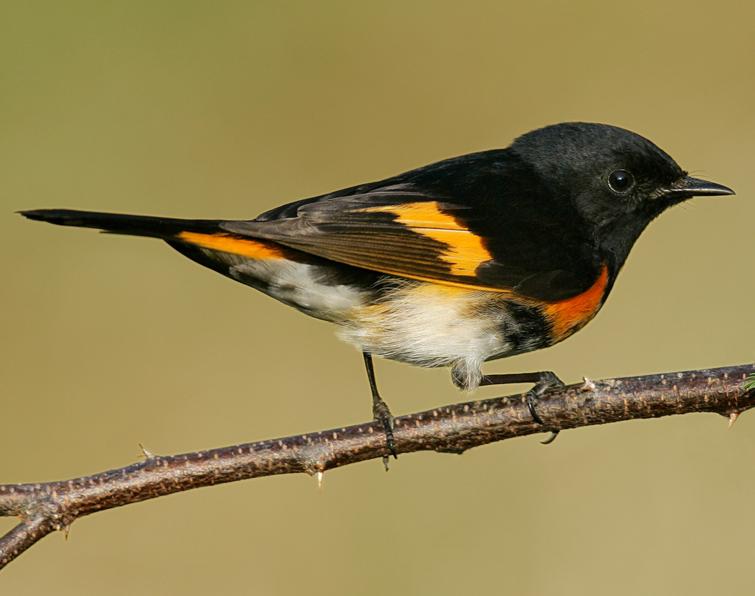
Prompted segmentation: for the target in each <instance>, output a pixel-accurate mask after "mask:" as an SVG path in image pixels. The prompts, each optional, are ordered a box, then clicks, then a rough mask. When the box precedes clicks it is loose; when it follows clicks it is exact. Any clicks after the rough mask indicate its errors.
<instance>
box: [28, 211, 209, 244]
mask: <svg viewBox="0 0 755 596" xmlns="http://www.w3.org/2000/svg"><path fill="white" fill-rule="evenodd" d="M20 213H21V215H23V216H24V217H28V218H29V219H33V220H36V221H46V222H48V223H51V224H56V225H59V226H77V227H81V228H96V229H98V230H102V231H103V232H106V233H109V234H127V235H129V236H149V237H152V238H162V239H164V240H169V239H171V238H173V237H176V236H178V235H179V234H181V233H198V234H213V233H217V232H220V220H211V219H174V218H170V217H152V216H148V215H123V214H120V213H98V212H96V211H75V210H73V209H35V210H32V211H21V212H20Z"/></svg>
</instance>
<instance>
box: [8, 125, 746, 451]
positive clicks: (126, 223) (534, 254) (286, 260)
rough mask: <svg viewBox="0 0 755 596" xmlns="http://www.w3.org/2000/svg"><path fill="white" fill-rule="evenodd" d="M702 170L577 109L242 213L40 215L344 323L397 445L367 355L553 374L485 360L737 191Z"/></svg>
mask: <svg viewBox="0 0 755 596" xmlns="http://www.w3.org/2000/svg"><path fill="white" fill-rule="evenodd" d="M730 194H733V191H732V190H731V189H729V188H727V187H725V186H721V185H719V184H715V183H713V182H707V181H705V180H699V179H697V178H692V177H690V176H688V175H687V173H686V172H685V171H684V170H682V169H681V168H680V167H679V166H678V165H677V164H676V162H675V161H674V160H673V159H672V158H671V157H670V156H669V155H668V154H666V153H665V152H663V151H662V150H661V149H659V148H658V147H656V146H655V145H654V144H653V143H651V142H650V141H648V140H647V139H645V138H643V137H641V136H639V135H637V134H635V133H632V132H629V131H627V130H623V129H621V128H616V127H614V126H608V125H604V124H586V123H568V124H557V125H553V126H548V127H546V128H542V129H539V130H535V131H533V132H530V133H527V134H525V135H523V136H521V137H520V138H518V139H517V140H516V141H515V142H514V143H513V144H512V145H511V146H510V147H508V148H506V149H494V150H491V151H483V152H480V153H472V154H469V155H462V156H461V157H455V158H452V159H447V160H444V161H440V162H437V163H434V164H431V165H428V166H424V167H422V168H419V169H416V170H411V171H409V172H406V173H404V174H399V175H398V176H395V177H393V178H388V179H386V180H381V181H379V182H371V183H368V184H361V185H359V186H354V187H351V188H347V189H344V190H339V191H336V192H332V193H329V194H325V195H321V196H317V197H313V198H309V199H303V200H299V201H296V202H293V203H289V204H287V205H283V206H280V207H276V208H275V209H272V210H270V211H267V212H266V213H263V214H262V215H260V216H258V217H257V218H255V219H251V220H244V221H224V220H210V219H207V220H193V219H170V218H165V217H148V216H136V215H118V214H110V213H93V212H86V211H71V210H63V209H40V210H35V211H24V212H22V213H23V215H25V216H26V217H28V218H30V219H36V220H41V221H47V222H50V223H54V224H61V225H69V226H83V227H90V228H99V229H101V230H104V231H105V232H109V233H114V234H131V235H135V236H150V237H154V238H160V239H162V240H165V241H166V242H167V243H168V244H169V245H170V246H172V247H173V248H175V249H176V250H178V251H179V252H181V253H183V254H184V255H186V256H187V257H189V258H190V259H192V260H194V261H196V262H197V263H199V264H201V265H205V266H206V267H209V268H211V269H214V270H215V271H217V272H219V273H222V274H223V275H226V276H228V277H231V278H233V279H235V280H237V281H240V282H242V283H245V284H247V285H249V286H252V287H253V288H256V289H258V290H260V291H262V292H264V293H266V294H268V295H270V296H272V297H273V298H276V299H277V300H280V301H281V302H283V303H285V304H288V305H289V306H293V307H294V308H297V309H298V310H300V311H302V312H304V313H306V314H308V315H311V316H313V317H317V318H319V319H324V320H326V321H331V322H333V323H336V324H337V325H338V327H339V335H340V336H341V338H343V339H344V340H346V341H348V342H350V343H352V344H354V345H356V346H357V347H358V348H359V349H360V350H361V351H362V353H363V354H364V361H365V364H366V366H367V373H368V377H369V381H370V387H371V389H372V397H373V413H374V415H375V417H376V418H377V419H378V420H380V421H381V422H382V424H383V426H384V429H385V432H386V438H387V446H388V448H389V450H390V451H391V452H392V453H393V454H394V455H395V453H396V452H395V447H394V444H393V435H392V430H391V429H392V417H391V414H390V411H389V409H388V407H387V406H386V404H385V402H383V400H382V399H381V398H380V395H379V394H378V391H377V387H376V384H375V379H374V372H373V368H372V360H371V356H372V355H377V356H382V357H384V358H391V359H393V360H399V361H402V362H407V363H409V364H415V365H418V366H429V367H435V366H450V367H451V374H452V379H453V381H454V383H455V384H456V385H457V386H459V387H461V388H464V389H474V388H476V387H477V386H478V385H480V384H488V385H489V384H496V383H510V382H532V383H535V387H534V388H533V390H531V391H530V393H529V394H528V397H529V399H528V403H529V404H530V411H531V413H532V416H533V418H534V419H535V420H537V421H538V422H540V423H542V420H541V419H540V417H539V416H538V415H537V412H536V408H535V405H534V404H535V398H536V397H537V396H538V395H540V394H542V393H543V392H544V391H545V390H546V389H548V388H549V387H551V386H553V385H554V384H559V383H560V381H559V380H558V378H557V377H556V376H555V375H554V374H553V373H549V372H545V373H523V374H504V375H489V376H483V375H482V373H481V366H482V363H483V362H485V361H487V360H493V359H496V358H503V357H506V356H513V355H514V354H521V353H523V352H529V351H532V350H537V349H539V348H545V347H547V346H551V345H553V344H555V343H557V342H559V341H561V340H563V339H566V338H567V337H569V336H570V335H571V334H573V333H574V332H576V331H578V330H579V329H581V328H582V327H584V325H585V324H587V323H588V322H589V321H590V320H591V319H592V318H593V317H594V316H595V314H596V313H597V312H598V310H599V309H600V307H601V306H602V305H603V303H604V302H605V300H606V297H607V296H608V294H609V292H610V291H611V288H612V287H613V284H614V282H615V281H616V276H617V275H618V273H619V271H620V270H621V267H622V266H623V265H624V262H625V261H626V259H627V256H628V255H629V251H630V250H631V248H632V245H633V244H634V242H635V240H637V238H638V237H639V235H640V233H641V232H642V231H643V230H644V229H645V227H646V226H647V225H648V224H649V223H650V221H651V220H652V219H653V218H655V217H656V216H658V215H659V214H660V213H662V212H663V211H665V210H666V209H668V208H669V207H671V206H672V205H676V204H677V203H680V202H682V201H684V200H686V199H688V198H690V197H692V196H695V195H730Z"/></svg>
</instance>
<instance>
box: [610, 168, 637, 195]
mask: <svg viewBox="0 0 755 596" xmlns="http://www.w3.org/2000/svg"><path fill="white" fill-rule="evenodd" d="M608 186H610V187H611V190H612V191H613V192H615V193H619V194H624V193H625V192H627V191H628V190H629V189H631V188H632V187H633V186H634V176H632V173H631V172H627V171H626V170H614V171H613V172H611V174H610V175H609V176H608Z"/></svg>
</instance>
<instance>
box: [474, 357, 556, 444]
mask: <svg viewBox="0 0 755 596" xmlns="http://www.w3.org/2000/svg"><path fill="white" fill-rule="evenodd" d="M512 383H534V386H533V387H532V389H530V390H529V391H528V392H527V394H526V399H527V409H528V410H529V411H530V415H531V416H532V419H533V420H534V421H535V422H537V423H538V424H542V425H543V426H545V423H544V422H543V419H542V418H541V417H540V414H538V413H537V408H536V407H535V404H536V403H537V400H538V399H539V398H540V397H542V396H543V395H544V394H545V393H547V392H548V391H550V390H551V389H558V388H560V387H563V386H564V382H563V381H562V380H561V379H559V378H558V377H557V376H556V373H554V372H551V371H549V370H546V371H540V372H530V373H509V374H502V375H484V376H483V377H482V380H481V381H480V385H481V386H484V385H507V384H512ZM558 433H559V431H557V430H556V431H551V434H550V436H549V437H548V438H547V439H545V441H542V443H543V445H548V444H549V443H552V442H553V441H555V440H556V437H557V436H558Z"/></svg>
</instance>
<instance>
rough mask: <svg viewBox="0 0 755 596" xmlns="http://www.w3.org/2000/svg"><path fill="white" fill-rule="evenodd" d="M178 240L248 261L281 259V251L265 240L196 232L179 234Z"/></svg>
mask: <svg viewBox="0 0 755 596" xmlns="http://www.w3.org/2000/svg"><path fill="white" fill-rule="evenodd" d="M178 238H179V239H180V240H183V241H184V242H187V243H188V244H194V245H195V246H199V247H201V248H207V249H210V250H218V251H220V252H227V253H230V254H234V255H240V256H242V257H249V258H250V259H282V258H284V256H283V250H282V249H281V248H280V247H279V246H277V245H276V244H273V243H272V242H267V241H265V240H252V239H250V238H239V237H238V236H233V235H232V234H222V233H219V234H198V233H196V232H181V233H179V234H178Z"/></svg>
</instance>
